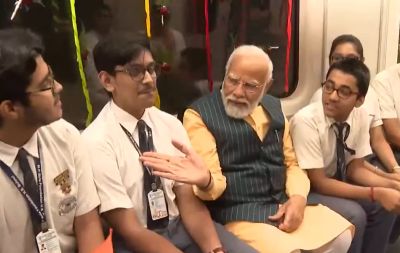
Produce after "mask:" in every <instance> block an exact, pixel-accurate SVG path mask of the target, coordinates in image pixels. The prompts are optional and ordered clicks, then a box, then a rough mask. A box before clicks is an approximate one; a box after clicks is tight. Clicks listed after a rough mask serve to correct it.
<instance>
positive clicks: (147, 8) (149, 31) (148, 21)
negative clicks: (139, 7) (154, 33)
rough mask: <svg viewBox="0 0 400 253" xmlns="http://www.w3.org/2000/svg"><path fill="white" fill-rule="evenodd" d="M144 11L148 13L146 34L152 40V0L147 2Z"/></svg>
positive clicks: (146, 0)
mask: <svg viewBox="0 0 400 253" xmlns="http://www.w3.org/2000/svg"><path fill="white" fill-rule="evenodd" d="M144 9H145V12H146V32H147V37H149V38H151V29H150V0H145V3H144Z"/></svg>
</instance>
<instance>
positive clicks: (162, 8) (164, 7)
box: [160, 6, 168, 15]
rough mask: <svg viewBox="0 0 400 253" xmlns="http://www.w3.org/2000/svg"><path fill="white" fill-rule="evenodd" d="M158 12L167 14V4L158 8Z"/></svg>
mask: <svg viewBox="0 0 400 253" xmlns="http://www.w3.org/2000/svg"><path fill="white" fill-rule="evenodd" d="M160 14H161V15H166V14H168V8H167V6H162V7H161V8H160Z"/></svg>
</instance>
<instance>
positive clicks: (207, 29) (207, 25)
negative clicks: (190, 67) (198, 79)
mask: <svg viewBox="0 0 400 253" xmlns="http://www.w3.org/2000/svg"><path fill="white" fill-rule="evenodd" d="M204 15H205V19H206V48H207V62H208V82H209V84H210V91H211V92H212V91H213V87H214V85H213V80H212V73H211V53H210V31H209V20H208V0H204Z"/></svg>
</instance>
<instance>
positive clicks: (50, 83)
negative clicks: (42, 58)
mask: <svg viewBox="0 0 400 253" xmlns="http://www.w3.org/2000/svg"><path fill="white" fill-rule="evenodd" d="M47 67H48V69H49V72H48V73H47V75H46V77H45V78H44V80H43V81H42V82H41V83H40V84H39V85H38V86H39V87H43V88H40V89H39V90H35V91H27V92H25V93H26V94H34V93H39V92H44V91H48V90H51V93H52V94H53V96H54V95H55V94H56V91H55V86H56V84H55V80H54V74H53V71H52V69H51V67H50V66H47Z"/></svg>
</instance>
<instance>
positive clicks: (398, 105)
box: [371, 64, 400, 122]
mask: <svg viewBox="0 0 400 253" xmlns="http://www.w3.org/2000/svg"><path fill="white" fill-rule="evenodd" d="M371 85H372V87H373V88H374V89H375V90H376V92H377V96H378V100H379V106H380V109H381V116H382V118H383V119H395V118H397V119H398V120H399V122H400V95H399V94H400V64H397V65H395V66H393V67H391V68H389V69H387V70H385V71H383V72H381V73H379V74H378V75H377V76H376V77H375V79H374V80H373V82H372V84H371Z"/></svg>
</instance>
